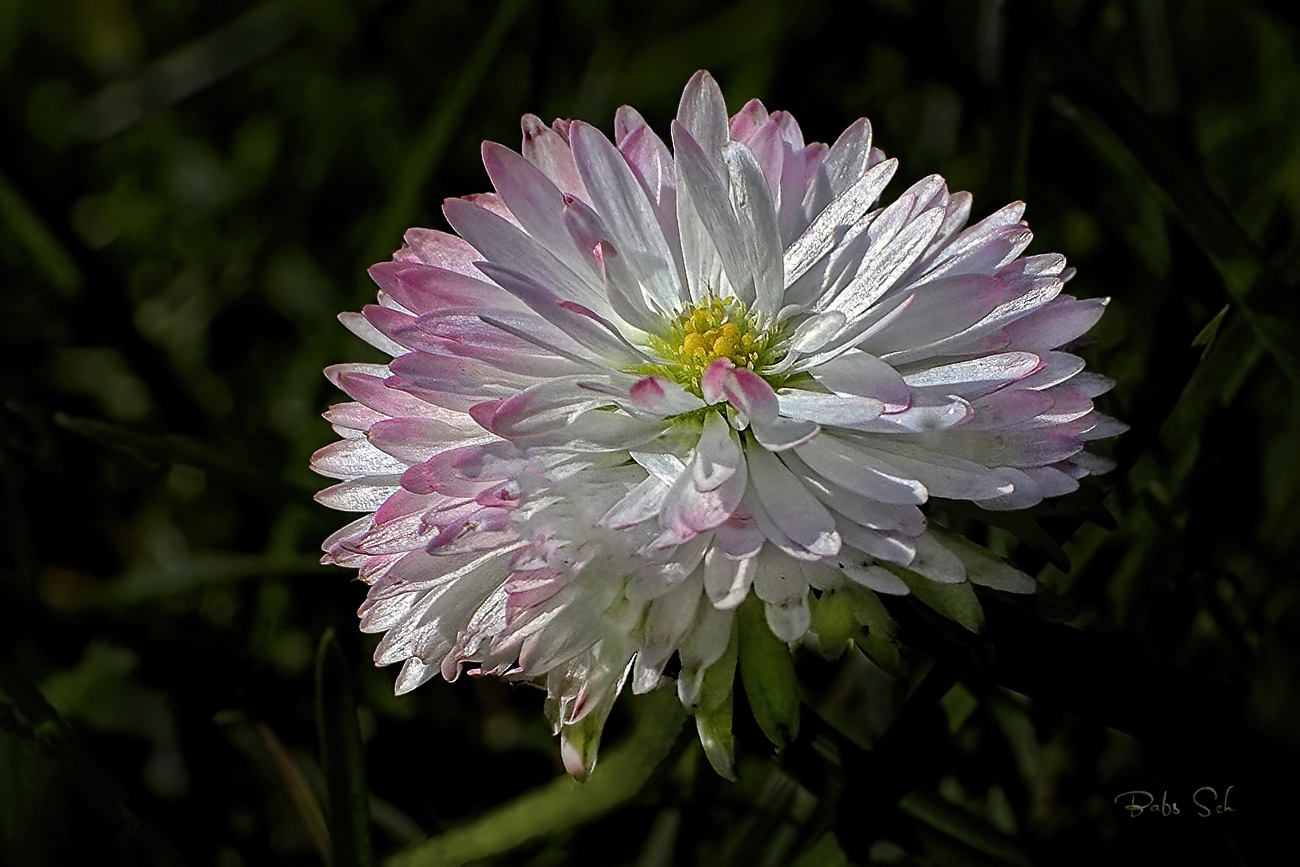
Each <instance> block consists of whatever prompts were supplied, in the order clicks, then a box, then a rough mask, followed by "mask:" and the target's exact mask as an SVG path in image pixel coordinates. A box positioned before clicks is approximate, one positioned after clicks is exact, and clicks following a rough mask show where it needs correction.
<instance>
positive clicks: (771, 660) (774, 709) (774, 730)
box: [736, 593, 799, 749]
mask: <svg viewBox="0 0 1300 867" xmlns="http://www.w3.org/2000/svg"><path fill="white" fill-rule="evenodd" d="M736 620H737V625H738V630H739V633H740V679H741V681H742V682H743V683H744V684H745V695H746V696H747V697H748V698H749V706H750V708H751V709H753V711H754V718H755V719H756V720H758V725H759V727H760V728H762V729H763V734H765V735H767V738H768V740H770V741H771V742H772V743H773V744H775V745H776V748H777V749H783V748H784V747H785V746H786V745H788V744H789V743H790V741H792V740H794V738H795V737H796V736H797V735H798V733H799V684H798V681H797V680H796V678H795V673H794V659H793V658H792V657H791V655H790V648H788V647H786V645H785V642H784V641H782V640H781V639H779V638H777V637H776V636H775V635H773V634H772V630H771V629H770V628H769V627H768V625H767V617H766V616H765V615H764V613H763V602H762V600H760V599H759V598H758V597H757V596H756V595H754V594H752V593H751V594H750V595H749V597H748V598H747V599H746V600H745V601H744V602H743V603H741V605H740V607H739V608H738V609H737V610H736Z"/></svg>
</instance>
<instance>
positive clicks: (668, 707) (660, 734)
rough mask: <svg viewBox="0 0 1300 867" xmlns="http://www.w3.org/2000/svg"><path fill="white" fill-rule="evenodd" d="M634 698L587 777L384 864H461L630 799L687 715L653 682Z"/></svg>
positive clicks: (562, 782) (558, 784) (553, 786)
mask: <svg viewBox="0 0 1300 867" xmlns="http://www.w3.org/2000/svg"><path fill="white" fill-rule="evenodd" d="M633 703H634V704H639V705H640V709H641V713H640V715H639V716H638V718H637V721H636V728H635V729H634V730H633V732H632V734H631V736H630V737H628V739H627V740H626V741H625V742H624V743H621V744H619V745H618V746H617V747H614V748H613V749H611V750H609V752H608V754H607V755H605V756H604V757H602V758H601V760H600V764H599V765H597V766H596V770H595V771H594V772H593V773H592V775H591V779H590V780H588V781H587V782H585V783H579V782H577V781H575V780H573V779H571V778H569V777H567V776H566V777H562V778H560V779H558V780H555V781H554V782H552V783H550V784H548V785H546V786H543V787H541V788H540V789H536V790H534V791H532V792H529V793H527V794H525V795H522V796H520V797H518V798H516V799H515V800H513V801H511V802H510V803H508V804H505V805H503V806H500V807H497V808H496V809H494V810H489V811H488V812H486V813H483V814H482V815H480V816H479V817H478V818H477V819H473V820H471V821H468V822H462V823H460V824H458V825H457V826H456V827H454V828H453V829H452V830H450V831H448V832H447V833H446V834H442V835H440V836H438V837H433V838H432V839H429V840H426V841H425V842H423V843H420V844H418V845H416V846H413V847H411V848H409V849H407V850H405V851H403V852H399V853H398V854H397V855H394V856H393V857H391V858H389V859H388V860H387V861H385V862H384V865H385V867H460V865H463V864H468V863H470V862H472V861H479V860H481V859H484V858H489V857H492V856H494V855H500V854H502V853H504V852H508V851H510V850H512V849H515V848H517V847H518V846H521V845H523V844H524V843H527V842H529V841H530V840H537V839H541V838H543V837H549V836H552V835H556V834H558V833H559V832H561V831H563V830H565V829H567V828H574V827H577V826H579V825H583V824H585V823H587V822H590V821H593V820H594V819H598V818H600V817H601V816H603V815H605V814H606V813H609V812H610V811H612V810H614V809H616V808H618V807H619V806H621V805H623V804H624V803H626V802H627V801H630V800H631V799H632V798H633V797H635V796H636V794H637V793H638V792H640V791H641V788H642V787H643V786H644V785H645V784H646V781H647V780H649V779H650V776H651V774H653V773H654V771H655V769H656V768H658V767H659V764H660V763H661V762H662V761H663V760H664V759H665V758H666V757H667V756H668V753H669V751H670V750H671V749H672V746H673V743H674V742H675V741H676V740H677V735H678V733H679V732H680V731H681V729H682V725H683V724H684V723H685V722H686V711H685V710H684V709H683V708H682V703H681V702H680V701H678V699H677V693H676V691H675V690H672V689H657V690H655V691H654V692H652V693H650V694H649V695H646V696H643V697H641V698H640V699H639V700H634V701H633Z"/></svg>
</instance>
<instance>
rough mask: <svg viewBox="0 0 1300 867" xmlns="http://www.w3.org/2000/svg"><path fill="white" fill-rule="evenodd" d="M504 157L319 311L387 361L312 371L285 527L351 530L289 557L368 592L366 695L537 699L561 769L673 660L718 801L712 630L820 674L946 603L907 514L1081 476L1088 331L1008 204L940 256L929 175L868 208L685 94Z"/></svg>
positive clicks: (950, 228)
mask: <svg viewBox="0 0 1300 867" xmlns="http://www.w3.org/2000/svg"><path fill="white" fill-rule="evenodd" d="M523 132H524V136H523V147H522V154H520V153H516V152H514V151H512V150H510V149H508V148H506V147H503V146H501V145H498V144H493V143H490V142H489V143H485V144H484V146H483V161H484V164H485V166H486V167H487V171H488V175H489V177H490V178H491V180H492V183H493V186H494V187H495V188H496V192H495V193H487V194H482V195H475V196H469V197H466V198H463V199H450V200H448V201H447V202H446V205H445V207H444V213H445V215H446V217H447V220H448V222H449V223H450V224H451V226H452V227H453V228H454V229H455V231H456V232H457V235H451V234H446V233H443V232H439V231H434V230H429V229H411V230H410V231H409V232H407V234H406V245H405V246H404V247H403V248H402V249H401V250H400V251H398V252H397V253H396V254H395V255H394V257H393V261H391V262H385V263H383V264H380V265H376V266H374V267H373V268H372V269H371V272H370V273H371V275H372V276H373V277H374V279H375V282H376V283H378V285H379V287H380V290H381V291H380V293H379V304H378V305H377V306H371V307H367V308H366V309H365V310H364V311H363V312H362V313H361V314H344V315H343V316H342V317H341V318H342V320H343V322H344V324H345V325H347V326H348V327H349V328H351V329H352V330H353V331H355V332H356V333H357V334H359V335H360V336H362V337H363V338H365V339H366V340H367V341H369V342H370V343H371V344H373V345H375V346H377V347H379V348H380V349H382V350H384V351H385V352H387V353H389V354H391V355H392V356H393V360H392V361H391V362H389V363H388V364H386V365H367V364H352V365H339V366H336V367H333V368H330V369H329V371H327V373H328V374H329V376H330V377H331V379H332V380H333V381H334V382H335V384H337V385H338V386H339V387H340V388H342V389H343V390H344V391H346V392H347V393H348V394H349V395H350V396H351V397H352V398H353V399H354V401H355V402H353V403H345V404H341V405H338V406H335V407H333V408H332V409H331V410H330V411H329V412H328V413H327V414H326V417H327V418H328V419H329V420H330V421H331V422H333V423H334V426H335V429H336V430H337V431H338V432H339V434H340V435H341V436H342V437H343V439H341V440H340V441H338V442H336V443H334V444H332V445H330V446H327V447H326V448H324V449H321V450H320V451H319V452H318V453H317V454H316V455H315V457H314V459H313V467H314V468H315V469H316V470H317V471H318V472H320V473H322V474H324V475H327V476H332V477H335V478H339V479H342V480H343V481H342V482H341V483H340V484H337V485H335V486H333V487H331V488H327V489H326V490H324V491H322V492H321V493H320V495H319V496H318V499H319V500H320V501H321V502H322V503H324V504H325V505H328V506H331V507H334V508H338V509H344V510H350V511H356V512H361V513H363V515H362V517H361V518H359V519H358V520H356V521H354V522H353V523H351V524H349V525H348V526H346V527H344V528H343V529H342V530H340V531H339V532H338V533H336V534H334V535H333V536H332V537H330V539H329V540H327V541H326V543H325V546H324V548H325V551H326V552H327V553H326V557H325V561H326V562H329V563H337V564H339V565H342V566H349V567H356V568H358V569H359V570H360V574H361V577H362V578H363V579H364V580H365V581H366V582H368V583H369V584H370V590H369V593H368V595H367V598H366V601H365V603H364V604H363V605H362V607H361V611H360V614H361V628H362V629H363V630H364V631H366V632H383V633H385V635H384V638H383V640H382V641H381V642H380V643H379V647H378V649H377V651H376V653H375V661H376V662H377V663H378V664H380V665H387V664H390V663H396V662H401V663H402V664H403V665H402V669H401V673H400V674H399V675H398V678H397V690H398V692H399V693H400V692H406V691H408V690H410V689H413V688H414V687H416V686H418V685H419V684H420V683H422V682H424V681H425V680H427V679H428V678H430V677H432V676H434V675H436V674H441V675H442V676H443V677H444V678H446V679H447V680H454V679H455V678H456V677H457V676H458V675H459V674H460V673H462V672H463V671H469V672H471V673H475V674H479V673H483V674H497V675H502V676H505V677H509V678H513V679H520V680H529V681H535V682H539V683H543V684H544V685H545V686H546V688H547V690H548V692H549V701H548V706H549V710H550V713H551V716H552V719H553V721H554V723H555V727H556V730H557V732H558V733H559V735H560V737H561V742H562V753H563V756H564V761H565V764H566V767H567V768H568V769H569V771H570V772H571V773H573V774H575V775H577V776H583V775H585V774H587V773H589V772H590V771H591V768H592V766H593V765H594V763H595V760H596V747H597V744H598V741H599V735H600V729H601V727H602V725H603V723H604V720H605V719H606V717H607V715H608V713H609V711H610V708H611V706H612V704H613V702H614V700H615V698H616V696H617V695H618V694H619V692H620V691H621V690H622V689H623V688H624V686H625V684H626V683H630V686H631V689H632V690H633V691H634V692H646V691H649V690H652V689H655V688H657V687H659V686H660V684H661V683H662V682H663V681H664V680H665V678H664V676H663V673H664V671H665V668H666V667H668V666H669V663H670V661H671V660H673V659H674V658H675V659H676V663H675V664H674V668H675V670H676V671H677V674H676V687H677V690H678V693H679V694H680V697H681V700H682V702H683V703H684V704H685V705H686V706H687V707H688V708H689V709H691V710H693V711H694V712H695V713H696V716H697V723H698V725H699V728H700V731H701V735H702V737H703V740H704V743H705V746H706V749H707V751H708V753H709V757H710V759H711V760H712V761H713V763H714V765H715V767H717V768H718V769H719V771H720V772H722V773H724V774H730V773H731V742H730V718H731V695H732V684H733V682H734V679H735V678H734V671H735V667H736V664H737V649H738V642H737V639H736V634H737V632H738V626H737V623H738V622H739V621H741V620H743V619H744V618H745V617H746V616H752V617H757V620H756V621H754V622H757V623H759V624H760V625H761V624H763V623H764V622H765V624H766V627H765V628H766V629H768V630H770V636H768V638H770V639H771V641H773V642H777V643H779V642H784V643H787V644H790V645H793V644H794V643H796V642H800V641H804V640H809V641H812V642H813V643H815V644H816V645H817V646H819V647H821V648H822V649H828V648H829V649H830V650H834V649H835V646H836V645H837V644H838V646H839V647H841V648H842V647H843V645H844V642H845V640H846V639H847V637H848V635H849V630H852V629H856V628H858V627H860V626H861V625H862V624H863V623H864V622H867V621H869V620H870V618H871V612H872V611H878V610H879V604H878V601H877V600H876V599H875V597H874V595H873V594H876V593H884V594H905V593H908V592H909V587H911V588H915V587H916V586H918V585H917V583H916V582H918V581H921V582H935V583H936V584H939V585H952V586H956V585H964V584H965V583H966V582H967V581H968V570H967V568H966V566H965V565H964V561H965V562H970V560H971V556H972V555H971V554H970V552H969V549H967V548H965V547H963V546H961V545H958V544H954V543H951V542H950V543H949V544H948V545H945V544H943V543H941V542H940V541H939V540H938V539H937V538H936V535H935V533H934V532H933V531H932V530H928V529H927V526H926V517H925V515H924V513H923V512H922V510H921V508H920V507H921V506H922V505H923V504H924V503H926V501H927V500H928V499H929V498H930V497H941V498H951V499H958V500H968V501H972V502H974V503H977V504H979V505H980V506H983V507H984V508H988V509H1015V508H1022V507H1025V506H1030V505H1033V504H1034V503H1037V502H1038V501H1039V500H1041V499H1042V498H1044V497H1049V496H1055V495H1059V494H1063V493H1066V492H1069V491H1072V490H1074V489H1075V488H1076V487H1077V484H1078V479H1079V478H1081V477H1083V476H1085V475H1087V474H1089V473H1094V472H1099V471H1102V470H1104V469H1105V468H1106V466H1105V463H1106V462H1105V461H1104V460H1103V459H1101V458H1098V457H1095V456H1092V455H1090V454H1088V453H1087V452H1085V451H1084V446H1085V445H1086V444H1087V442H1088V441H1089V440H1091V439H1096V438H1100V437H1106V436H1111V435H1113V434H1115V433H1117V432H1118V431H1119V430H1120V429H1121V428H1122V426H1121V425H1118V424H1117V423H1116V422H1113V421H1112V420H1111V419H1108V418H1106V417H1104V416H1102V415H1100V414H1099V413H1097V412H1095V411H1094V410H1093V404H1092V398H1093V397H1095V396H1096V395H1097V394H1099V393H1101V392H1103V391H1105V390H1106V388H1108V387H1109V385H1110V383H1109V381H1108V380H1106V379H1104V378H1103V377H1100V376H1097V375H1095V374H1090V373H1084V372H1082V370H1083V361H1082V360H1080V359H1079V358H1078V357H1076V356H1074V355H1071V354H1070V353H1069V352H1066V351H1063V350H1062V349H1061V347H1063V346H1067V345H1068V344H1070V343H1071V342H1072V341H1074V340H1076V339H1077V338H1079V337H1080V336H1081V335H1082V334H1083V333H1084V332H1085V331H1087V329H1088V328H1090V327H1091V326H1092V324H1093V323H1094V322H1096V321H1097V319H1098V317H1100V316H1101V313H1102V310H1103V308H1104V307H1105V303H1106V302H1105V301H1104V300H1097V299H1093V300H1077V299H1075V298H1072V297H1070V296H1068V295H1063V294H1061V291H1062V286H1063V284H1064V283H1065V281H1066V280H1068V279H1069V277H1070V274H1071V272H1070V271H1069V270H1067V269H1066V267H1065V259H1064V258H1063V257H1062V256H1059V255H1056V254H1048V255H1036V256H1025V257H1022V256H1021V253H1022V252H1023V251H1024V250H1025V248H1026V247H1027V246H1028V244H1029V241H1030V238H1031V234H1030V232H1029V229H1028V228H1027V226H1026V224H1025V223H1024V222H1023V221H1022V220H1021V213H1022V212H1023V210H1024V206H1023V205H1022V204H1020V203H1015V204H1011V205H1008V206H1007V207H1005V208H1003V209H1001V210H999V211H997V212H996V213H994V214H993V215H991V216H989V217H987V218H985V219H984V220H982V221H980V222H978V223H976V224H975V225H973V226H969V227H967V226H966V223H967V219H968V216H969V213H970V208H971V197H970V195H969V194H966V193H949V192H948V189H947V187H946V185H945V184H944V181H943V179H942V178H941V177H939V176H937V175H931V176H930V177H927V178H924V179H922V180H921V181H918V182H917V183H916V184H914V185H913V186H912V187H911V188H910V189H908V190H907V191H905V192H904V193H903V194H902V195H901V196H899V197H898V198H897V199H896V200H895V201H893V202H892V203H891V204H889V205H887V206H883V207H882V206H880V205H879V204H878V200H879V197H880V194H881V192H882V191H883V189H884V187H885V185H886V184H887V183H888V181H889V180H890V178H891V176H892V175H893V174H894V170H895V168H896V161H895V160H892V159H886V158H885V156H884V154H883V153H881V152H880V151H879V150H877V149H875V148H873V147H872V146H871V127H870V125H869V124H868V122H867V121H866V120H859V121H858V122H857V123H855V124H853V125H852V126H850V127H849V128H848V129H847V130H846V131H845V132H844V133H843V134H842V135H841V136H840V137H839V139H838V140H836V142H835V144H833V145H831V146H829V147H827V146H826V145H823V144H817V143H814V144H805V142H804V140H803V134H802V133H801V132H800V130H799V126H798V125H797V124H796V123H795V121H794V119H793V118H792V117H791V116H790V115H789V114H786V113H784V112H775V113H770V114H769V113H768V111H767V110H766V109H765V108H764V107H763V105H762V104H761V103H760V102H758V101H757V100H754V101H751V102H750V103H748V104H747V105H746V106H745V107H744V108H743V109H741V111H740V112H739V113H737V114H736V115H735V116H733V117H731V118H730V119H728V117H727V114H726V109H725V106H724V103H723V99H722V94H721V92H720V90H719V89H718V86H717V84H716V83H715V82H714V80H713V79H712V78H711V77H710V76H709V75H708V74H707V73H704V72H701V73H698V74H696V75H695V76H694V77H693V78H692V79H691V81H690V83H689V84H688V85H687V87H686V90H685V92H684V94H683V95H682V101H681V106H680V108H679V111H678V115H677V119H676V120H675V121H674V122H673V124H672V134H671V140H672V148H671V150H670V148H669V147H668V146H667V145H666V144H665V142H664V141H663V140H662V139H661V138H660V137H659V136H657V135H655V133H654V132H652V131H651V130H650V128H649V127H648V126H647V125H646V123H645V121H644V120H642V118H641V116H640V115H639V114H637V112H636V111H635V110H633V109H631V108H627V107H624V108H622V109H620V110H619V112H618V114H617V116H616V119H615V138H614V141H613V142H611V141H610V140H609V139H607V138H606V137H605V136H604V135H603V134H602V133H601V132H600V131H599V130H597V129H596V128H595V127H592V126H589V125H587V124H585V123H582V122H578V121H556V122H555V123H554V124H553V125H551V126H547V125H545V124H543V123H542V122H541V121H540V120H538V119H537V118H536V117H533V116H531V115H530V116H527V117H525V118H524V121H523ZM1008 573H1009V570H1004V571H1002V572H998V573H996V574H997V575H999V576H1000V577H998V578H997V579H996V583H998V585H999V586H1001V587H1002V588H1003V589H1012V590H1020V591H1026V590H1032V588H1033V583H1032V581H1030V580H1029V579H1027V578H1024V577H1023V576H1016V575H1014V574H1008ZM987 574H991V573H990V570H988V569H981V570H979V572H978V573H977V574H973V575H972V577H975V578H979V577H980V576H981V575H987ZM918 595H923V594H921V593H918ZM972 598H973V597H972ZM760 610H761V614H760V613H759V612H760ZM738 611H739V614H738ZM746 612H753V614H752V615H747V614H746ZM814 622H816V623H817V624H819V625H817V626H813V624H814ZM830 624H839V625H838V626H832V625H830ZM744 652H745V648H740V653H741V654H743V653H744ZM742 666H743V662H742ZM795 711H796V713H797V704H796V705H795ZM760 722H771V721H770V720H767V721H765V720H762V719H760ZM788 722H789V721H788ZM792 725H793V723H792V722H791V727H792ZM765 727H767V728H768V729H769V732H771V728H772V727H771V726H765Z"/></svg>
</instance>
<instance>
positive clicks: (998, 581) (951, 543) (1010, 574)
mask: <svg viewBox="0 0 1300 867" xmlns="http://www.w3.org/2000/svg"><path fill="white" fill-rule="evenodd" d="M930 532H931V533H933V534H934V535H935V536H937V537H938V538H939V539H940V540H942V542H943V545H944V547H945V548H947V549H948V550H949V551H951V552H952V553H953V554H955V555H956V556H957V559H958V560H960V561H961V564H962V565H963V566H965V567H966V577H967V578H968V579H970V582H971V583H972V584H978V585H980V586H981V587H991V588H993V589H994V590H1004V591H1006V592H1007V593H1033V592H1034V591H1035V590H1036V589H1038V582H1036V581H1034V579H1033V578H1031V577H1029V576H1028V575H1026V574H1025V573H1024V572H1021V571H1020V570H1019V569H1017V568H1016V567H1014V566H1012V565H1011V564H1009V563H1007V562H1006V561H1005V560H1003V559H1002V558H1001V557H999V556H997V555H996V554H994V553H993V552H992V551H990V550H988V549H987V548H983V547H981V546H979V545H976V544H975V543H974V542H971V541H969V540H967V539H963V538H962V537H961V536H958V535H957V534H956V533H950V532H948V531H947V530H944V529H942V528H940V527H936V526H934V525H933V524H931V525H930Z"/></svg>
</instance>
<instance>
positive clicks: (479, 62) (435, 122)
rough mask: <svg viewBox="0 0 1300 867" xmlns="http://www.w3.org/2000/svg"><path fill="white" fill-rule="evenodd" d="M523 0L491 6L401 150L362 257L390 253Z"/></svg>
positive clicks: (375, 256) (375, 257)
mask: <svg viewBox="0 0 1300 867" xmlns="http://www.w3.org/2000/svg"><path fill="white" fill-rule="evenodd" d="M525 5H526V4H525V3H524V2H523V0H503V2H502V3H501V5H500V6H498V7H497V14H496V17H495V18H493V19H492V23H491V24H490V25H488V29H487V31H486V32H485V33H484V34H483V37H482V39H480V40H479V43H478V47H477V48H475V49H474V54H473V56H472V57H470V59H469V63H467V64H465V67H464V69H463V70H462V71H461V73H460V77H459V78H458V79H456V83H455V85H454V86H453V87H452V88H451V89H450V90H449V91H447V93H446V97H445V99H444V101H443V103H442V105H441V106H439V107H438V110H437V111H436V112H435V113H434V114H433V116H432V117H430V118H429V120H428V121H427V122H426V123H425V125H424V127H423V128H422V129H421V130H420V132H419V133H418V134H417V135H416V137H415V144H414V146H413V147H412V148H411V150H410V151H409V152H408V153H407V154H406V159H405V160H403V162H402V167H401V170H400V171H399V172H398V173H397V175H396V176H395V178H394V190H393V194H392V196H391V197H390V199H389V202H388V208H387V210H386V211H384V215H383V217H381V218H380V220H379V223H378V225H379V230H378V231H377V232H376V233H375V238H374V241H373V242H372V243H371V245H370V250H369V251H368V252H367V256H368V258H367V260H366V261H376V260H378V259H381V258H383V257H384V256H387V255H388V254H389V253H391V252H392V251H393V249H394V247H395V246H396V245H397V240H398V239H399V238H401V236H402V232H403V231H404V230H405V229H406V228H407V227H408V226H409V225H410V223H411V218H412V216H413V215H414V213H415V209H416V203H417V202H418V201H419V197H420V195H421V193H423V192H424V189H425V186H426V185H427V184H428V182H429V177H430V176H431V175H432V174H433V171H434V169H435V168H436V167H437V165H438V161H439V160H440V159H441V158H442V154H443V151H445V150H446V149H447V142H449V141H450V140H451V136H452V133H454V132H455V131H456V129H457V128H458V127H459V126H460V122H461V120H462V119H463V118H464V116H465V111H466V109H467V108H469V103H470V100H471V99H472V98H473V97H474V94H475V93H477V92H478V88H479V85H480V84H482V83H483V77H484V75H486V74H487V70H488V67H489V66H491V64H492V60H493V59H494V58H495V57H496V55H497V52H498V51H499V50H500V48H501V43H502V41H503V40H504V39H505V35H506V33H507V32H508V31H509V29H510V25H511V24H513V23H514V21H515V18H517V17H518V16H519V13H520V12H521V11H523V9H524V7H525Z"/></svg>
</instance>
